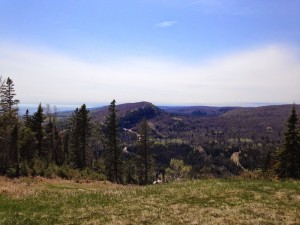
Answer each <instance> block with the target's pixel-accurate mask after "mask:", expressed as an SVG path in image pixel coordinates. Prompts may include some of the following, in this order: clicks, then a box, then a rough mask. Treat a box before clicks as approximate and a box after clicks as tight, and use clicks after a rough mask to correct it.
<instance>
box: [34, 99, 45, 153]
mask: <svg viewBox="0 0 300 225" xmlns="http://www.w3.org/2000/svg"><path fill="white" fill-rule="evenodd" d="M44 120H45V115H44V112H43V107H42V104H41V103H40V104H39V106H38V109H37V111H36V112H35V113H34V114H33V117H32V125H31V126H32V131H33V132H35V137H36V141H37V153H38V157H45V154H44V153H43V151H42V147H43V138H44V127H43V123H44Z"/></svg>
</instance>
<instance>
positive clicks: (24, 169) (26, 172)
mask: <svg viewBox="0 0 300 225" xmlns="http://www.w3.org/2000/svg"><path fill="white" fill-rule="evenodd" d="M32 173H33V171H32V169H31V168H30V167H29V165H28V162H27V161H26V160H25V161H21V162H20V176H30V175H32Z"/></svg>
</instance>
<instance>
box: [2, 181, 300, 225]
mask: <svg viewBox="0 0 300 225" xmlns="http://www.w3.org/2000/svg"><path fill="white" fill-rule="evenodd" d="M0 224H300V182H299V181H253V180H239V179H230V180H221V179H212V180H198V181H186V182H177V183H170V184H163V185H151V186H147V187H137V186H121V185H115V184H110V183H108V182H92V183H82V184H80V183H75V182H73V181H65V180H43V179H37V178H35V179H30V178H24V179H18V180H8V179H6V178H3V177H1V178H0Z"/></svg>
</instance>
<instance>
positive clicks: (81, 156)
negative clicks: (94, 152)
mask: <svg viewBox="0 0 300 225" xmlns="http://www.w3.org/2000/svg"><path fill="white" fill-rule="evenodd" d="M90 132H91V122H90V116H89V111H88V110H87V108H86V105H85V104H83V105H82V106H81V108H80V109H76V110H75V111H74V113H73V115H72V118H71V135H72V136H71V147H72V154H73V161H74V163H75V165H76V167H77V168H80V169H82V168H84V167H86V166H87V162H88V156H89V148H88V145H89V137H90Z"/></svg>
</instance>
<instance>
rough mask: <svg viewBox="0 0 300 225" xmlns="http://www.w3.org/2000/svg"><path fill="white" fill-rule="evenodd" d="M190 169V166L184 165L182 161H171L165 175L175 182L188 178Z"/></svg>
mask: <svg viewBox="0 0 300 225" xmlns="http://www.w3.org/2000/svg"><path fill="white" fill-rule="evenodd" d="M191 169H192V168H191V166H189V165H185V164H184V162H183V160H178V159H171V162H170V167H169V168H167V169H166V173H167V176H168V178H169V179H171V180H177V179H181V178H187V177H189V175H190V172H191Z"/></svg>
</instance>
